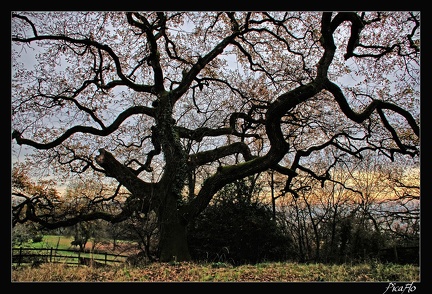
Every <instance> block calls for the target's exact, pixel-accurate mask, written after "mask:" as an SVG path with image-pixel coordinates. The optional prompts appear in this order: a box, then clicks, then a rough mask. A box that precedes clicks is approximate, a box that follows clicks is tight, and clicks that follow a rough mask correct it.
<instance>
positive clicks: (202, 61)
mask: <svg viewBox="0 0 432 294" xmlns="http://www.w3.org/2000/svg"><path fill="white" fill-rule="evenodd" d="M11 22H12V25H11V28H12V38H11V40H12V51H13V52H12V61H13V68H12V69H13V72H12V75H13V77H12V94H11V95H12V128H13V132H12V140H13V146H12V147H13V149H14V150H21V149H19V147H20V146H21V147H23V146H28V147H29V148H30V149H28V150H30V151H31V152H30V153H29V161H28V162H26V164H27V165H28V167H30V166H31V167H33V168H34V169H36V170H37V171H38V172H39V174H38V176H39V177H42V176H44V177H54V178H55V179H56V180H61V181H63V180H67V179H68V177H74V176H75V177H77V176H79V177H81V178H86V177H87V178H89V177H92V178H93V179H94V178H98V179H100V181H101V183H105V184H112V183H114V184H115V185H117V188H116V189H114V190H112V191H113V192H112V194H109V195H106V194H104V193H101V195H104V196H103V197H99V198H98V199H95V201H93V202H92V201H90V202H89V205H87V206H86V207H85V208H81V209H80V210H79V211H78V209H77V210H76V211H74V210H73V209H72V208H70V209H68V210H67V211H68V213H66V212H65V211H64V210H60V211H61V213H60V214H58V212H59V210H56V209H55V207H56V204H58V203H60V202H61V197H58V199H56V201H48V200H49V199H45V200H43V201H42V200H41V195H27V197H23V200H22V201H21V202H20V204H19V205H16V206H14V209H17V210H19V211H20V212H21V213H15V214H13V216H14V218H15V219H14V223H17V222H25V221H28V220H30V221H33V222H36V223H39V224H41V225H43V226H45V227H47V228H57V227H62V226H71V225H74V224H76V223H78V222H81V221H89V220H94V219H103V220H106V221H109V222H112V223H116V222H121V221H123V220H125V219H127V218H129V217H131V216H132V215H133V214H134V213H140V214H142V215H150V212H151V213H155V215H156V217H157V220H158V224H159V249H160V252H159V258H160V260H161V261H170V260H177V261H182V260H189V259H190V254H189V251H188V246H187V238H186V237H187V224H188V223H189V222H190V221H191V220H192V219H193V218H195V217H196V216H197V215H199V214H200V213H201V212H202V211H203V210H204V209H205V208H206V207H207V206H208V205H209V203H210V201H211V200H212V197H213V196H214V195H215V194H216V193H217V192H218V191H219V190H220V189H221V188H222V187H224V186H225V185H226V184H228V183H232V182H234V181H236V180H238V179H242V178H245V177H248V176H251V175H255V174H257V173H260V172H263V171H266V170H272V171H274V172H277V173H279V174H281V175H284V176H285V177H286V184H285V185H284V189H283V190H282V191H280V193H282V194H286V193H289V194H292V195H296V193H297V192H296V191H298V189H300V188H301V187H297V186H296V185H297V184H296V183H297V182H296V181H295V180H294V179H295V178H296V176H297V175H298V174H300V173H301V174H308V175H310V176H311V177H312V178H314V179H315V180H317V181H319V182H321V184H322V185H324V184H325V182H326V181H327V180H328V179H330V174H331V173H330V171H331V169H332V167H333V165H334V163H336V162H338V161H341V160H345V158H349V157H350V156H355V157H357V158H361V156H362V152H363V151H365V150H368V151H375V152H376V153H377V154H381V155H384V156H386V157H387V158H388V160H395V161H397V160H398V158H400V157H407V156H408V157H413V158H418V155H419V148H420V147H419V146H420V144H419V124H420V123H419V117H420V113H419V112H420V111H419V105H420V94H419V92H420V90H419V83H420V13H419V12H408V11H407V12H405V11H396V12H391V11H388V12H334V13H332V12H301V11H299V12H286V11H270V12H240V11H238V12H211V11H209V12H162V11H161V12H125V13H122V12H59V11H56V12H13V13H12V14H11ZM26 150H27V149H26ZM14 154H18V153H14ZM324 157H325V158H330V159H331V160H327V162H329V164H328V165H327V166H319V165H317V164H314V162H315V161H317V160H320V159H322V158H324ZM16 158H17V157H15V160H16ZM34 175H36V173H35V174H34ZM104 177H105V178H106V179H109V180H110V181H106V180H105V181H104V180H103V178H104ZM125 190H126V191H127V192H128V194H124V193H120V191H125ZM117 195H121V197H123V198H125V200H124V201H121V202H120V203H122V206H121V207H120V210H116V211H115V213H112V211H104V210H103V208H104V205H101V203H103V202H109V201H111V202H112V201H113V199H116V197H117ZM125 195H127V196H125ZM21 196H23V195H21ZM119 197H120V196H119ZM91 204H94V207H93V206H92V205H91ZM42 212H43V214H41V213H42Z"/></svg>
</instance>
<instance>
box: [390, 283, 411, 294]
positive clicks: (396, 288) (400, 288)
mask: <svg viewBox="0 0 432 294" xmlns="http://www.w3.org/2000/svg"><path fill="white" fill-rule="evenodd" d="M413 284H414V282H411V283H408V284H402V285H401V284H399V285H397V284H396V283H393V282H390V283H389V284H388V286H387V288H386V290H385V291H384V293H383V294H385V293H387V292H388V293H395V292H397V293H399V294H403V293H405V292H406V293H411V292H414V291H415V290H416V286H414V285H413ZM389 290H390V291H389Z"/></svg>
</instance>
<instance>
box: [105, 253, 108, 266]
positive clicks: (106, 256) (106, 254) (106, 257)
mask: <svg viewBox="0 0 432 294" xmlns="http://www.w3.org/2000/svg"><path fill="white" fill-rule="evenodd" d="M107 259H108V252H105V264H107Z"/></svg>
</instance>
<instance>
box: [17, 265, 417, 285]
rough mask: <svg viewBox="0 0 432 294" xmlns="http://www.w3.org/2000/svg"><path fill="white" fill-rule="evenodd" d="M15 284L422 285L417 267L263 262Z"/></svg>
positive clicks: (74, 271)
mask: <svg viewBox="0 0 432 294" xmlns="http://www.w3.org/2000/svg"><path fill="white" fill-rule="evenodd" d="M12 281H13V282H14V281H16V282H36V281H37V282H48V281H49V282H56V281H57V282H66V281H67V282H184V281H189V282H315V281H320V282H394V281H406V282H419V281H420V277H419V268H418V267H417V266H413V265H394V264H386V265H385V264H380V263H377V264H375V263H371V264H358V265H346V264H345V265H324V264H299V263H261V264H256V265H242V266H237V267H233V266H230V265H228V264H224V263H210V264H198V263H153V264H149V265H147V266H143V267H130V266H127V265H125V264H123V265H117V266H107V267H103V268H100V267H98V268H96V267H87V266H81V267H78V268H77V267H70V266H66V265H62V264H50V263H46V264H42V265H40V266H39V267H37V268H32V267H19V268H15V269H13V270H12Z"/></svg>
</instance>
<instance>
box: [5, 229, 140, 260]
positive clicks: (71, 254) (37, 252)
mask: <svg viewBox="0 0 432 294" xmlns="http://www.w3.org/2000/svg"><path fill="white" fill-rule="evenodd" d="M72 240H73V238H72V237H65V236H55V235H46V236H44V237H43V238H42V241H41V242H29V243H26V244H22V245H21V246H19V247H14V250H13V253H12V254H13V264H14V265H15V266H16V265H20V266H24V265H26V264H34V263H35V262H36V263H38V262H44V260H49V261H51V262H54V263H67V264H69V265H71V264H77V263H79V262H80V260H81V259H82V258H84V259H90V260H94V262H102V263H108V264H111V265H112V264H113V262H116V261H117V262H118V261H125V260H126V256H129V255H131V254H134V253H136V252H137V248H136V245H135V244H134V243H132V242H126V241H116V246H115V248H114V246H113V244H112V242H111V243H110V242H109V241H104V242H96V243H94V241H93V240H89V241H88V242H87V243H86V247H85V252H79V251H78V247H77V246H72V245H71V242H72ZM17 248H18V249H19V250H17ZM66 250H67V251H66ZM80 258H81V259H80ZM81 261H82V262H84V260H81Z"/></svg>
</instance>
